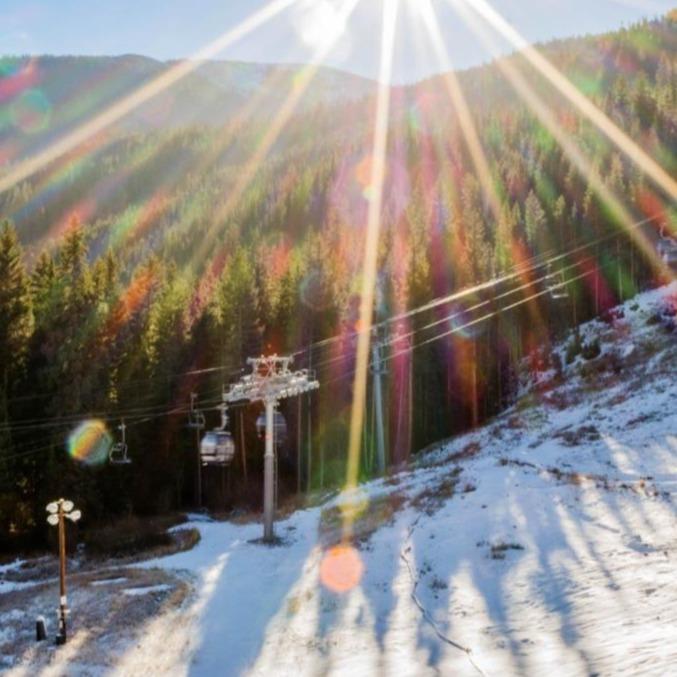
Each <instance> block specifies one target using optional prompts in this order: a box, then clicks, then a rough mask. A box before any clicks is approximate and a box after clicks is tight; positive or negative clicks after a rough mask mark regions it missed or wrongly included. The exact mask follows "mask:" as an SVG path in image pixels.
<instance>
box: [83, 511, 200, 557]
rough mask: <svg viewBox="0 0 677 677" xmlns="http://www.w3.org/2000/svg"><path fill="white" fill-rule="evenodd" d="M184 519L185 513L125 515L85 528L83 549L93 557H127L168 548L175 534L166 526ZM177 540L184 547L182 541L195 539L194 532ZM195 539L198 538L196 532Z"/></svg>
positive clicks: (181, 521)
mask: <svg viewBox="0 0 677 677" xmlns="http://www.w3.org/2000/svg"><path fill="white" fill-rule="evenodd" d="M185 521H186V517H185V515H168V516H162V517H153V518H141V517H134V516H130V517H126V518H124V519H121V520H118V521H116V522H114V523H113V524H110V525H107V526H104V527H100V528H96V529H89V530H88V531H86V532H85V535H84V543H85V552H86V553H87V555H90V556H94V557H128V556H133V555H139V554H142V553H145V552H148V551H151V552H152V553H156V552H158V551H160V552H163V551H171V550H172V549H173V547H174V546H175V543H176V541H177V538H178V537H177V535H176V534H172V533H169V532H168V529H170V528H171V527H174V526H176V525H178V524H181V523H183V522H185ZM180 531H187V532H190V531H196V530H194V529H187V530H180ZM177 533H180V532H177ZM180 540H181V541H182V543H181V545H182V549H186V547H183V546H186V544H190V543H191V542H193V544H194V542H196V541H195V535H194V534H193V535H186V534H183V535H182V536H181V537H180ZM197 540H199V532H198V534H197ZM190 547H192V546H190Z"/></svg>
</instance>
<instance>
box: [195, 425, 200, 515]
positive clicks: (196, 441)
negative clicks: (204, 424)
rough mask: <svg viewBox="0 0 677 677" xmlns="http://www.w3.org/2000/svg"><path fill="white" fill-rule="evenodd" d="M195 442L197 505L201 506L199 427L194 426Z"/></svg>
mask: <svg viewBox="0 0 677 677" xmlns="http://www.w3.org/2000/svg"><path fill="white" fill-rule="evenodd" d="M195 444H196V448H197V507H198V508H201V507H202V458H201V456H200V428H199V426H198V427H196V428H195Z"/></svg>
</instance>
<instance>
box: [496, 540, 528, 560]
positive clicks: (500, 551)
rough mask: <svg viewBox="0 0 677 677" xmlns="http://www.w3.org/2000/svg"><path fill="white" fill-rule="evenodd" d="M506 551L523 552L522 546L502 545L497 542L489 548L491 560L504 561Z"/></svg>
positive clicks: (501, 542)
mask: <svg viewBox="0 0 677 677" xmlns="http://www.w3.org/2000/svg"><path fill="white" fill-rule="evenodd" d="M508 550H524V546H523V545H520V544H519V543H504V542H503V541H499V542H498V543H494V544H493V545H492V546H491V551H490V557H491V559H505V555H506V553H507V552H508Z"/></svg>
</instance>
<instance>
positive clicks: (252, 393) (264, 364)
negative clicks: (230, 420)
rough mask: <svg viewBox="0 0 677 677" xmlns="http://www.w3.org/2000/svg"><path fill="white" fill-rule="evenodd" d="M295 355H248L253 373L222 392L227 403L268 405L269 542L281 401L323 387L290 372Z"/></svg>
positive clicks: (266, 517)
mask: <svg viewBox="0 0 677 677" xmlns="http://www.w3.org/2000/svg"><path fill="white" fill-rule="evenodd" d="M292 361H293V357H280V356H278V355H270V356H268V357H265V356H261V357H255V358H249V359H248V360H247V364H248V365H250V366H251V368H252V372H251V374H246V375H245V376H243V377H242V378H241V379H240V380H239V381H238V382H237V383H234V384H233V385H231V386H230V389H229V390H227V391H226V392H224V393H223V401H224V404H231V403H233V402H241V401H242V400H247V401H249V402H263V404H264V406H265V408H266V448H265V454H264V457H263V458H264V477H263V540H264V542H266V543H270V542H272V541H273V539H274V534H273V518H274V515H273V512H274V500H275V499H274V497H275V487H274V479H273V478H274V465H275V455H274V454H275V451H274V449H275V445H274V440H273V436H274V430H275V409H276V407H277V405H278V404H279V402H280V400H283V399H285V398H287V397H296V396H298V395H302V394H303V393H307V392H309V391H311V390H317V389H318V388H319V387H320V384H319V382H318V381H316V380H314V379H313V378H311V376H310V374H309V372H308V370H307V369H301V370H299V371H291V370H290V365H291V363H292Z"/></svg>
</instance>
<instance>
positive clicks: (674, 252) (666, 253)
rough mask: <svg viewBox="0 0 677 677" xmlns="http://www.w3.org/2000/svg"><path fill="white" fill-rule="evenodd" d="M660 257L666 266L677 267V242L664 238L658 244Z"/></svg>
mask: <svg viewBox="0 0 677 677" xmlns="http://www.w3.org/2000/svg"><path fill="white" fill-rule="evenodd" d="M658 255H659V256H660V257H661V260H662V261H663V263H664V264H665V265H666V266H669V267H670V268H674V267H675V266H677V240H674V239H673V238H671V237H662V238H661V240H660V242H659V243H658Z"/></svg>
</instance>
